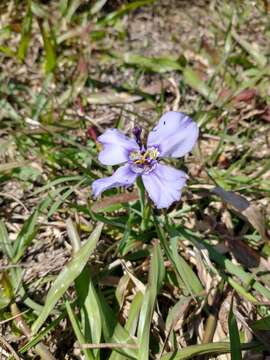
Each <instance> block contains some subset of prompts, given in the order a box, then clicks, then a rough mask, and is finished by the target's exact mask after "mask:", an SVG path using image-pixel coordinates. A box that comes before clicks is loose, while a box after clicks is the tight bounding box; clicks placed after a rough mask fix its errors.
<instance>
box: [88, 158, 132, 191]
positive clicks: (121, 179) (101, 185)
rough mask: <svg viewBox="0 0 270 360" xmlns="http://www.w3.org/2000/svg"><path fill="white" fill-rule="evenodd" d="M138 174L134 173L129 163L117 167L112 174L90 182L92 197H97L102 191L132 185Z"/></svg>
mask: <svg viewBox="0 0 270 360" xmlns="http://www.w3.org/2000/svg"><path fill="white" fill-rule="evenodd" d="M137 176H138V174H135V173H134V172H133V171H132V170H131V168H130V165H129V164H127V165H123V166H121V167H120V168H118V169H117V170H116V171H115V172H114V173H113V174H112V176H109V177H106V178H103V179H98V180H95V181H94V182H93V183H92V191H93V194H94V197H95V198H96V197H98V196H99V195H100V194H101V193H102V192H103V191H105V190H108V189H111V188H114V187H120V186H130V185H132V184H133V183H134V182H135V180H136V177H137Z"/></svg>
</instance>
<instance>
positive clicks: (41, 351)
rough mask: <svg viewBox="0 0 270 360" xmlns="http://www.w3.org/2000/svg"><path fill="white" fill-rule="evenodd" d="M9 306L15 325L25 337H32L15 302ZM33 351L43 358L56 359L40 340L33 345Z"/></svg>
mask: <svg viewBox="0 0 270 360" xmlns="http://www.w3.org/2000/svg"><path fill="white" fill-rule="evenodd" d="M10 308H11V313H12V315H13V316H14V318H15V322H16V325H17V327H18V328H19V329H20V330H21V332H22V333H23V334H24V335H25V336H26V337H27V339H28V340H30V339H31V338H32V334H31V329H30V327H29V326H28V325H27V324H26V322H25V321H24V319H23V317H22V314H21V312H20V310H19V309H18V306H17V304H15V303H13V304H11V306H10ZM35 351H36V353H37V354H38V355H39V356H40V357H41V359H43V360H56V359H55V357H54V356H53V355H52V354H51V353H50V351H49V349H48V348H47V346H45V345H44V344H43V343H42V342H39V343H38V344H37V345H36V346H35Z"/></svg>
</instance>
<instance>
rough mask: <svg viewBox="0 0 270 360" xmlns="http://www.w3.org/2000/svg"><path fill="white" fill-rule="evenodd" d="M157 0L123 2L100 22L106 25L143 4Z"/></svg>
mask: <svg viewBox="0 0 270 360" xmlns="http://www.w3.org/2000/svg"><path fill="white" fill-rule="evenodd" d="M154 1H155V0H138V1H132V2H131V3H127V4H123V5H122V6H121V7H120V8H119V9H118V10H116V11H113V12H111V13H110V14H109V15H107V16H105V17H104V18H103V19H101V20H100V21H99V24H102V25H105V24H109V23H112V22H114V21H115V20H117V19H119V18H120V17H122V16H124V15H125V14H126V13H128V12H129V11H133V10H136V9H138V8H139V7H141V6H144V5H149V4H152V3H153V2H154Z"/></svg>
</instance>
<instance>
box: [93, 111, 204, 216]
mask: <svg viewBox="0 0 270 360" xmlns="http://www.w3.org/2000/svg"><path fill="white" fill-rule="evenodd" d="M133 134H134V137H135V139H130V138H128V137H127V136H126V135H124V134H123V133H122V132H120V131H119V130H117V129H109V130H107V131H105V133H104V134H102V135H101V136H99V137H98V141H99V142H100V143H101V144H102V145H103V150H102V151H101V152H100V154H99V161H100V162H101V163H102V164H104V165H117V164H122V163H125V164H124V165H122V166H121V167H119V168H118V169H117V170H116V171H115V172H114V174H113V175H112V176H109V177H107V178H103V179H98V180H95V181H94V182H93V184H92V189H93V193H94V196H95V197H97V196H98V195H100V194H101V193H102V192H103V191H105V190H107V189H111V188H114V187H119V186H125V187H127V186H130V185H132V184H133V183H134V182H135V180H136V178H137V177H138V176H141V177H142V181H143V184H144V186H145V189H146V190H147V192H148V194H149V197H150V198H151V200H152V201H153V202H154V204H155V205H156V207H157V208H159V209H161V208H168V207H169V206H170V205H171V204H172V203H173V202H174V201H179V200H180V197H181V191H182V188H183V186H184V185H185V183H186V180H187V174H186V173H185V172H183V171H181V170H177V169H174V168H172V167H170V166H167V165H163V164H161V163H160V159H161V158H164V157H173V158H178V157H182V156H184V155H185V154H187V153H188V152H189V151H191V149H192V148H193V146H194V144H195V142H196V140H197V138H198V134H199V129H198V126H197V124H196V123H195V122H194V121H193V120H192V119H191V118H190V117H189V116H187V115H186V114H184V113H181V112H176V111H169V112H167V113H165V114H164V115H163V116H162V117H161V118H160V120H159V122H158V124H157V126H156V127H154V129H153V130H152V131H151V132H150V133H149V135H148V139H147V143H146V146H144V144H143V142H142V140H141V129H140V128H139V127H135V128H134V129H133Z"/></svg>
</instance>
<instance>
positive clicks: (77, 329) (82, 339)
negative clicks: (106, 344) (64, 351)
mask: <svg viewBox="0 0 270 360" xmlns="http://www.w3.org/2000/svg"><path fill="white" fill-rule="evenodd" d="M65 305H66V309H67V313H68V316H69V320H70V322H71V325H72V328H73V331H74V333H75V335H76V338H77V339H78V342H79V344H80V345H83V344H85V343H86V340H85V337H84V335H83V334H82V332H81V329H80V324H79V321H78V319H77V317H76V315H75V313H74V311H73V309H72V307H71V305H70V302H69V301H68V300H66V301H65ZM83 353H84V355H85V358H86V359H87V360H95V357H94V355H93V353H92V351H91V350H90V349H83Z"/></svg>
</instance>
